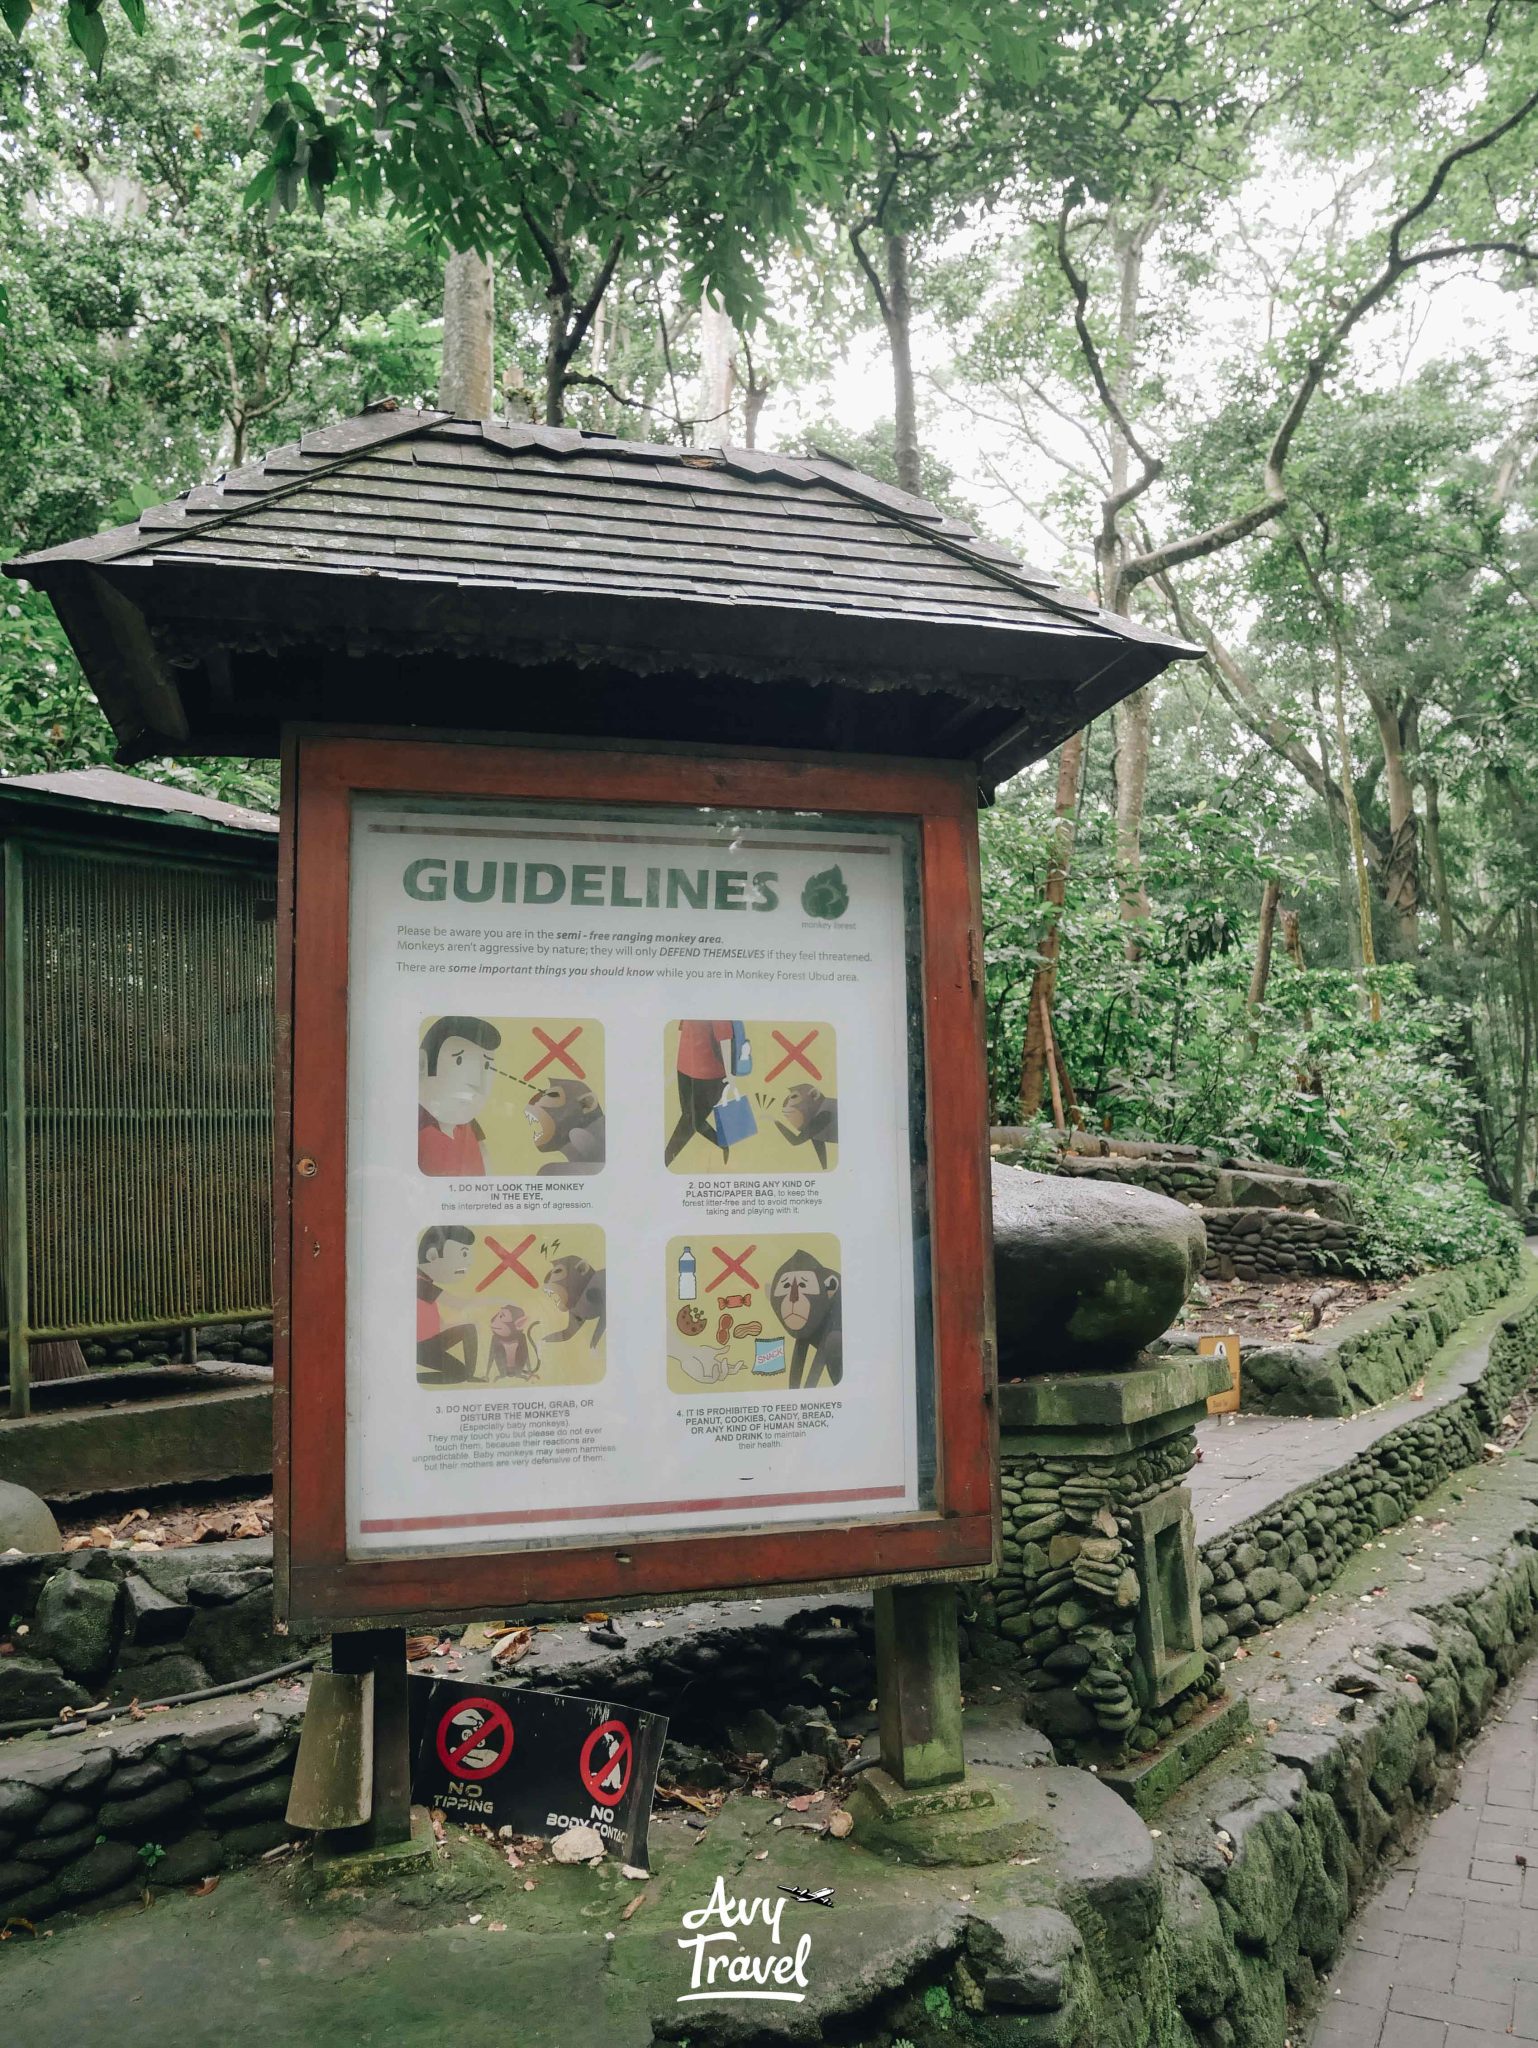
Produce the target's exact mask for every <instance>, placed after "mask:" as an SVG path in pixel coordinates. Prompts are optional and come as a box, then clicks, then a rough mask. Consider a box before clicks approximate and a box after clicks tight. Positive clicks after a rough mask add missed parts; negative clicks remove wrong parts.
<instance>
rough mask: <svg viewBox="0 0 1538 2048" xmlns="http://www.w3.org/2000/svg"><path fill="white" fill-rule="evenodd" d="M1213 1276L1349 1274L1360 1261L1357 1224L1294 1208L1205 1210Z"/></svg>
mask: <svg viewBox="0 0 1538 2048" xmlns="http://www.w3.org/2000/svg"><path fill="white" fill-rule="evenodd" d="M1201 1218H1202V1223H1203V1225H1204V1227H1205V1229H1206V1232H1207V1266H1206V1272H1207V1277H1208V1279H1209V1280H1214V1279H1224V1280H1271V1279H1296V1278H1297V1277H1298V1276H1299V1275H1301V1274H1314V1273H1346V1272H1351V1271H1354V1270H1355V1269H1356V1267H1357V1265H1358V1264H1359V1263H1360V1254H1361V1233H1360V1231H1359V1230H1357V1228H1356V1227H1355V1225H1354V1224H1350V1223H1343V1222H1340V1221H1338V1220H1336V1219H1335V1218H1332V1217H1328V1216H1312V1215H1308V1214H1305V1213H1303V1212H1301V1211H1298V1210H1294V1209H1215V1208H1210V1207H1208V1206H1207V1205H1206V1204H1203V1205H1202V1209H1201Z"/></svg>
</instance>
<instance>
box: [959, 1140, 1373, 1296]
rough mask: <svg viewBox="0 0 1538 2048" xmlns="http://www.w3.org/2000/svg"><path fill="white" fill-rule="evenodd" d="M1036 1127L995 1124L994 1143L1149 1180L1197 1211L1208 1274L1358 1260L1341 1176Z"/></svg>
mask: <svg viewBox="0 0 1538 2048" xmlns="http://www.w3.org/2000/svg"><path fill="white" fill-rule="evenodd" d="M1044 1135H1045V1134H1042V1133H1039V1132H1037V1131H1034V1130H1027V1129H1023V1128H1022V1129H1013V1128H1008V1127H999V1128H996V1129H995V1130H994V1131H993V1133H992V1152H993V1156H994V1158H995V1159H997V1160H998V1161H999V1162H1000V1163H1001V1164H1008V1165H1021V1166H1029V1167H1032V1168H1034V1169H1035V1170H1036V1171H1038V1172H1042V1173H1058V1174H1063V1175H1066V1176H1068V1177H1069V1178H1071V1179H1076V1180H1110V1181H1118V1182H1120V1183H1122V1184H1123V1185H1125V1186H1128V1187H1139V1188H1148V1189H1150V1190H1151V1191H1152V1192H1153V1193H1155V1194H1160V1195H1168V1196H1169V1197H1170V1198H1171V1200H1173V1201H1176V1202H1182V1203H1184V1204H1185V1205H1186V1207H1187V1208H1194V1209H1198V1210H1200V1212H1201V1218H1202V1222H1203V1224H1204V1225H1205V1226H1206V1230H1207V1266H1206V1272H1207V1277H1208V1278H1209V1279H1214V1280H1216V1279H1223V1280H1232V1279H1239V1280H1265V1279H1294V1278H1298V1277H1300V1276H1302V1275H1306V1274H1314V1273H1325V1274H1328V1273H1348V1272H1358V1271H1360V1270H1361V1269H1362V1263H1363V1253H1362V1233H1361V1230H1360V1228H1359V1227H1358V1223H1357V1219H1356V1213H1355V1209H1354V1206H1353V1203H1352V1199H1351V1191H1350V1189H1349V1188H1347V1187H1346V1186H1345V1185H1344V1183H1343V1182H1341V1181H1335V1180H1321V1179H1319V1178H1317V1177H1315V1176H1312V1175H1308V1174H1299V1173H1291V1172H1289V1171H1287V1170H1286V1169H1285V1168H1283V1167H1279V1166H1271V1165H1268V1164H1266V1163H1265V1162H1264V1161H1257V1160H1248V1159H1239V1158H1235V1157H1232V1156H1231V1155H1229V1154H1227V1153H1225V1152H1222V1151H1218V1150H1215V1149H1213V1148H1212V1147H1210V1146H1202V1145H1156V1144H1152V1143H1146V1142H1143V1141H1140V1140H1137V1139H1132V1138H1100V1137H1095V1136H1093V1135H1091V1134H1090V1133H1088V1132H1084V1131H1075V1132H1074V1133H1073V1134H1072V1135H1071V1137H1069V1138H1068V1139H1067V1140H1066V1141H1063V1140H1060V1139H1059V1140H1056V1141H1047V1142H1046V1143H1045V1145H1044V1144H1043V1139H1044Z"/></svg>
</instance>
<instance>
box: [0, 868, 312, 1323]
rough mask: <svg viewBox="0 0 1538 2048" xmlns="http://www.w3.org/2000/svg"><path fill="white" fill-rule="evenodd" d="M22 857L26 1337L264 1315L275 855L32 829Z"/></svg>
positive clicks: (17, 1044) (15, 880)
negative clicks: (139, 850) (107, 840)
mask: <svg viewBox="0 0 1538 2048" xmlns="http://www.w3.org/2000/svg"><path fill="white" fill-rule="evenodd" d="M6 856H7V869H8V888H7V911H8V914H11V915H14V912H15V910H16V909H18V908H19V910H20V916H19V917H17V918H16V919H15V922H16V924H17V925H18V926H19V939H20V946H19V954H20V957H19V960H18V959H17V954H16V951H15V950H14V947H15V941H14V940H13V941H12V947H11V948H8V951H9V952H10V958H11V961H12V963H14V966H15V967H16V968H17V969H18V970H19V971H17V972H15V973H14V974H13V975H12V976H11V977H10V979H11V987H10V988H9V990H8V1001H7V1006H6V1025H7V1037H8V1044H10V1045H11V1050H10V1052H9V1055H8V1057H9V1064H10V1094H11V1099H12V1100H13V1101H14V1100H15V1098H16V1096H17V1095H18V1094H19V1096H20V1104H19V1107H20V1109H21V1112H22V1113H21V1116H20V1117H19V1119H17V1121H18V1122H19V1124H20V1126H21V1129H22V1131H24V1134H25V1164H24V1172H23V1174H22V1176H21V1179H22V1184H23V1186H24V1189H25V1200H24V1204H23V1214H24V1227H25V1246H26V1252H25V1275H26V1302H25V1314H24V1329H25V1334H26V1337H27V1338H28V1339H33V1338H42V1339H46V1338H54V1337H67V1336H68V1337H80V1336H88V1335H92V1334H100V1333H108V1332H113V1331H130V1330H146V1329H151V1328H156V1327H175V1326H178V1325H181V1326H184V1327H187V1326H192V1325H196V1324H198V1323H214V1322H223V1321H227V1320H232V1319H236V1318H240V1317H246V1316H260V1315H262V1314H264V1313H265V1312H266V1308H267V1304H268V1302H269V1300H270V1285H271V1282H270V1257H271V1239H272V1221H271V1195H270V1186H269V1181H270V1164H271V1150H272V1023H273V932H274V909H275V881H274V877H273V874H272V872H271V869H270V867H269V866H263V867H261V868H255V867H253V866H252V865H251V864H250V863H245V864H239V863H234V862H231V863H228V864H225V863H221V862H219V861H218V860H216V859H207V858H203V859H199V860H196V861H189V860H178V859H169V858H168V859H159V858H156V857H154V856H150V855H143V856H140V855H136V854H134V853H131V852H127V851H124V850H123V849H121V848H112V849H110V850H109V849H95V848H80V847H73V846H65V845H60V844H58V843H48V842H46V841H45V842H37V841H27V840H20V841H18V840H12V841H10V843H9V844H8V845H7V848H6ZM12 1033H14V1034H15V1039H14V1042H13V1041H12V1040H11V1034H12ZM10 1157H11V1169H12V1170H11V1171H10V1172H9V1173H8V1174H7V1186H6V1190H5V1193H6V1206H7V1211H8V1214H9V1228H10V1229H11V1230H13V1231H14V1230H15V1228H16V1225H17V1223H18V1222H20V1221H21V1220H22V1219H21V1218H18V1217H16V1216H15V1215H14V1213H10V1212H11V1211H12V1205H13V1203H14V1201H15V1196H16V1186H15V1182H16V1178H17V1176H16V1172H15V1167H16V1165H17V1164H18V1163H19V1160H18V1154H17V1152H16V1151H14V1150H13V1151H12V1153H11V1155H10ZM13 1242H14V1239H13ZM11 1270H12V1271H13V1272H16V1273H18V1274H19V1270H20V1268H19V1264H13V1266H12V1268H11ZM17 1306H18V1304H15V1303H8V1304H7V1308H8V1315H9V1317H10V1320H11V1326H12V1329H13V1330H14V1329H15V1328H16V1322H17V1318H16V1315H15V1309H16V1307H17Z"/></svg>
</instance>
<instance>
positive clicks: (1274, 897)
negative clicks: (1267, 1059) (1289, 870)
mask: <svg viewBox="0 0 1538 2048" xmlns="http://www.w3.org/2000/svg"><path fill="white" fill-rule="evenodd" d="M1281 895H1282V885H1281V883H1280V882H1278V881H1276V880H1275V879H1273V880H1271V881H1269V882H1267V884H1266V886H1265V888H1264V889H1263V890H1262V891H1261V893H1260V936H1259V937H1258V939H1257V940H1256V942H1255V972H1254V973H1253V974H1252V975H1251V976H1250V995H1249V1004H1248V1007H1249V1010H1250V1013H1251V1015H1252V1016H1253V1015H1254V1013H1255V1011H1256V1010H1258V1009H1259V1008H1260V1006H1261V1004H1262V1003H1263V1002H1264V1001H1265V999H1266V987H1267V984H1268V983H1269V982H1270V979H1271V943H1272V940H1273V938H1274V936H1275V933H1276V906H1277V904H1278V903H1279V902H1280V901H1281ZM1259 1043H1260V1033H1259V1032H1258V1031H1257V1030H1256V1029H1255V1027H1254V1025H1253V1024H1252V1025H1251V1026H1250V1050H1251V1051H1252V1052H1253V1051H1254V1049H1255V1047H1256V1046H1257V1045H1258V1044H1259Z"/></svg>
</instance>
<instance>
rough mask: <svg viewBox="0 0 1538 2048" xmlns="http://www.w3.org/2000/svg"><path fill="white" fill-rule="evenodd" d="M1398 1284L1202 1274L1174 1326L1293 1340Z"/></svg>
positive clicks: (1249, 1338) (1249, 1337) (1273, 1340)
mask: <svg viewBox="0 0 1538 2048" xmlns="http://www.w3.org/2000/svg"><path fill="white" fill-rule="evenodd" d="M1403 1284H1404V1283H1403V1282H1402V1281H1387V1280H1344V1279H1328V1280H1327V1279H1325V1278H1323V1277H1322V1276H1320V1275H1318V1274H1315V1275H1312V1276H1311V1277H1309V1278H1308V1279H1304V1280H1207V1281H1204V1282H1203V1283H1202V1285H1201V1286H1200V1287H1199V1288H1198V1289H1197V1291H1196V1293H1195V1294H1194V1295H1193V1296H1192V1298H1191V1300H1190V1301H1188V1302H1187V1303H1186V1306H1185V1308H1184V1310H1183V1312H1182V1314H1181V1317H1180V1321H1179V1324H1178V1326H1177V1327H1178V1328H1180V1329H1181V1330H1188V1331H1191V1332H1192V1333H1193V1334H1195V1335H1196V1336H1198V1337H1205V1336H1208V1335H1226V1334H1229V1333H1232V1334H1234V1335H1236V1336H1238V1337H1240V1338H1241V1339H1243V1340H1244V1341H1245V1342H1248V1343H1262V1342H1265V1343H1272V1344H1283V1343H1288V1342H1294V1343H1295V1342H1297V1341H1298V1339H1300V1338H1304V1337H1307V1336H1309V1335H1310V1334H1311V1333H1312V1332H1313V1331H1315V1330H1327V1329H1328V1328H1329V1327H1330V1325H1331V1324H1332V1323H1338V1322H1339V1321H1340V1319H1341V1317H1342V1316H1348V1315H1350V1314H1352V1312H1353V1311H1354V1310H1356V1309H1359V1308H1366V1307H1367V1305H1368V1303H1369V1302H1373V1301H1382V1300H1383V1299H1384V1297H1385V1296H1386V1295H1390V1294H1393V1293H1394V1292H1395V1291H1396V1290H1397V1289H1398V1288H1399V1287H1400V1286H1402V1285H1403ZM1203 1294H1205V1295H1206V1297H1207V1299H1206V1300H1205V1301H1203V1300H1202V1296H1203Z"/></svg>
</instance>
